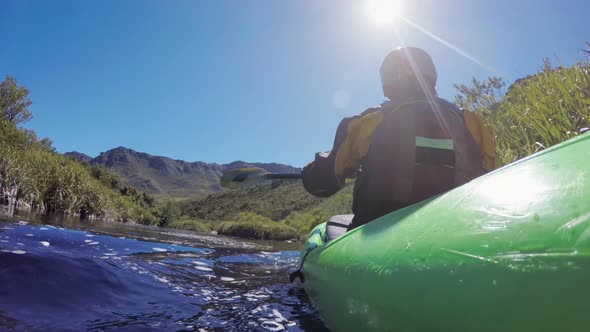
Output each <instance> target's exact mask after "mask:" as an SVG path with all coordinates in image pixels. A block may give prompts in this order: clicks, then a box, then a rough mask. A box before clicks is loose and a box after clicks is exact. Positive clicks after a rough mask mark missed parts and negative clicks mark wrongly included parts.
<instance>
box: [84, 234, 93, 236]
mask: <svg viewBox="0 0 590 332" xmlns="http://www.w3.org/2000/svg"><path fill="white" fill-rule="evenodd" d="M86 236H87V237H93V236H94V235H92V234H86Z"/></svg>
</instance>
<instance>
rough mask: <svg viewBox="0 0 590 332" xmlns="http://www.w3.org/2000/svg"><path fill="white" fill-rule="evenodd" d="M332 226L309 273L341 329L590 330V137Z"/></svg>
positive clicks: (318, 238) (308, 280)
mask: <svg viewBox="0 0 590 332" xmlns="http://www.w3.org/2000/svg"><path fill="white" fill-rule="evenodd" d="M333 224H334V223H333ZM335 224H337V222H336V223H335ZM328 228H329V227H327V226H326V223H324V224H321V225H318V226H317V227H316V228H315V229H314V230H313V231H312V232H311V233H310V235H309V237H308V239H307V241H306V243H305V250H304V251H303V253H302V268H301V272H302V275H303V279H304V282H303V285H304V287H305V290H306V292H307V294H308V295H309V298H310V299H311V301H312V303H313V304H314V306H315V307H316V308H317V309H318V311H319V313H320V316H321V317H322V319H323V320H324V322H325V323H326V325H327V326H328V327H329V328H330V329H332V330H334V331H588V330H590V318H589V317H590V316H587V315H588V313H589V311H590V309H588V308H586V305H588V303H589V302H588V301H589V300H590V134H585V135H581V136H578V137H577V138H574V139H571V140H569V141H567V142H564V143H562V144H560V145H557V146H555V147H553V148H550V149H547V150H545V151H543V152H541V153H538V154H536V155H533V156H531V157H529V158H527V159H524V160H521V161H519V162H516V163H514V164H512V165H509V166H506V167H504V168H502V169H499V170H497V171H495V172H493V173H489V174H487V175H485V176H483V177H480V178H478V179H476V180H474V181H471V182H470V183H468V184H466V185H463V186H461V187H459V188H457V189H454V190H452V191H450V192H448V193H445V194H443V195H440V196H437V197H434V198H432V199H429V200H427V201H424V202H421V203H419V204H416V205H413V206H410V207H408V208H405V209H402V210H399V211H396V212H393V213H390V214H388V215H386V216H384V217H381V218H379V219H377V220H375V221H373V222H371V223H368V224H366V225H364V226H362V227H359V228H357V229H355V230H353V231H351V232H348V233H345V234H343V235H340V236H338V237H335V238H334V239H329V237H330V236H328V235H329V234H328V233H329V232H328ZM332 237H334V236H332Z"/></svg>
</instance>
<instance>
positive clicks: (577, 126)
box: [455, 45, 590, 164]
mask: <svg viewBox="0 0 590 332" xmlns="http://www.w3.org/2000/svg"><path fill="white" fill-rule="evenodd" d="M589 46H590V45H589ZM505 86H506V83H505V82H504V81H503V80H502V79H501V78H499V77H490V78H488V79H487V80H486V81H478V80H476V79H473V81H472V83H471V85H470V86H468V85H463V84H461V85H455V87H456V88H457V90H458V91H459V95H458V96H457V98H456V102H457V104H458V105H459V106H461V107H465V108H467V109H470V110H472V111H474V112H477V113H479V114H480V115H481V117H482V118H483V120H484V122H485V123H486V124H487V125H488V126H489V127H490V128H491V129H492V131H493V132H494V136H495V137H496V142H497V145H498V153H499V155H500V158H501V159H502V162H503V164H508V163H511V162H514V161H516V160H518V159H521V158H524V157H526V156H528V155H531V154H533V153H535V152H538V151H541V150H543V149H545V148H548V147H550V146H553V145H555V144H558V143H560V142H563V141H565V140H566V139H569V138H572V137H574V136H576V135H578V134H580V133H582V132H584V131H586V130H588V127H589V122H588V119H589V117H588V116H589V113H590V63H589V62H588V61H582V62H580V63H577V64H575V65H573V66H571V67H563V66H558V67H555V66H554V65H553V64H552V63H551V61H550V60H549V59H545V60H544V62H543V66H542V68H541V69H540V70H539V72H538V73H536V74H534V75H531V76H527V77H525V78H521V79H518V80H516V82H514V83H513V84H512V85H511V86H510V87H509V88H508V89H507V90H504V88H505Z"/></svg>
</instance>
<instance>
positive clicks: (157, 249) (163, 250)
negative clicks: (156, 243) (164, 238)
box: [152, 248, 168, 252]
mask: <svg viewBox="0 0 590 332" xmlns="http://www.w3.org/2000/svg"><path fill="white" fill-rule="evenodd" d="M152 250H153V251H157V252H166V251H168V250H166V249H164V248H152Z"/></svg>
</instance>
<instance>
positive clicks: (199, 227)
mask: <svg viewBox="0 0 590 332" xmlns="http://www.w3.org/2000/svg"><path fill="white" fill-rule="evenodd" d="M166 227H169V228H175V229H185V230H189V231H193V232H200V233H210V232H211V231H212V228H211V226H209V225H208V224H207V223H205V222H202V221H197V220H190V219H181V220H176V221H173V222H171V223H169V224H168V225H166Z"/></svg>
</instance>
